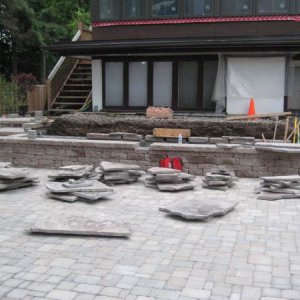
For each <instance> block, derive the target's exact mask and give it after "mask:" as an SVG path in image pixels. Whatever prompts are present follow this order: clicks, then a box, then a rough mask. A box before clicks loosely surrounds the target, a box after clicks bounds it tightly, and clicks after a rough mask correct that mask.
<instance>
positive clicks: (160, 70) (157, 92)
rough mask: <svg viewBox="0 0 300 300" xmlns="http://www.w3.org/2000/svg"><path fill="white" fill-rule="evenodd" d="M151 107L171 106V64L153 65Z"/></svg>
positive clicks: (155, 63) (157, 63) (160, 63)
mask: <svg viewBox="0 0 300 300" xmlns="http://www.w3.org/2000/svg"><path fill="white" fill-rule="evenodd" d="M153 105H154V106H169V107H171V106H172V62H169V61H166V62H154V63H153Z"/></svg>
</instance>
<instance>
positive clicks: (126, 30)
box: [93, 21, 300, 40]
mask: <svg viewBox="0 0 300 300" xmlns="http://www.w3.org/2000/svg"><path fill="white" fill-rule="evenodd" d="M297 34H300V23H297V22H293V21H291V22H289V21H284V22H283V21H268V22H263V21H261V22H222V23H196V24H160V25H123V26H97V27H94V28H93V39H94V40H130V39H132V40H136V39H145V38H147V39H151V38H158V39H163V38H192V37H211V38H217V37H233V36H244V37H259V36H260V37H263V36H283V35H297Z"/></svg>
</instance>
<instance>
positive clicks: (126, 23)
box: [93, 15, 300, 27]
mask: <svg viewBox="0 0 300 300" xmlns="http://www.w3.org/2000/svg"><path fill="white" fill-rule="evenodd" d="M269 21H294V22H300V15H293V16H249V17H220V18H217V17H216V18H212V17H211V18H203V17H202V18H185V19H163V20H162V19H160V20H158V19H157V20H153V19H152V20H131V21H111V22H94V23H93V27H106V26H131V25H157V24H190V23H224V22H269Z"/></svg>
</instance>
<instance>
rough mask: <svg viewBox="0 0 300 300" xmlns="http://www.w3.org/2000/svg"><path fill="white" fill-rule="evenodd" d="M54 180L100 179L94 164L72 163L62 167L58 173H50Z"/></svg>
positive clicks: (50, 177) (49, 176)
mask: <svg viewBox="0 0 300 300" xmlns="http://www.w3.org/2000/svg"><path fill="white" fill-rule="evenodd" d="M48 178H49V179H51V180H53V181H67V180H69V179H76V180H79V179H98V178H99V176H98V175H97V174H96V173H95V171H94V166H93V165H71V166H64V167H60V168H59V170H58V171H57V172H56V173H53V174H51V175H48Z"/></svg>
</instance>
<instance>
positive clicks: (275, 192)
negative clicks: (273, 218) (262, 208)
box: [256, 175, 300, 201]
mask: <svg viewBox="0 0 300 300" xmlns="http://www.w3.org/2000/svg"><path fill="white" fill-rule="evenodd" d="M261 180H262V181H261V183H260V187H259V188H258V189H256V192H257V193H259V195H258V197H257V199H259V200H269V201H275V200H281V199H294V198H300V176H299V175H291V176H270V177H261Z"/></svg>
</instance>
